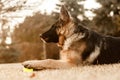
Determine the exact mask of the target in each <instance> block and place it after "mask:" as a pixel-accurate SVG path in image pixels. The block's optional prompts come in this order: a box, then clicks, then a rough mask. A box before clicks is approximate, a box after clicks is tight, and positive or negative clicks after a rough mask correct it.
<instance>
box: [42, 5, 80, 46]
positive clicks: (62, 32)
mask: <svg viewBox="0 0 120 80" xmlns="http://www.w3.org/2000/svg"><path fill="white" fill-rule="evenodd" d="M79 29H80V28H79ZM75 32H76V30H75V23H74V21H73V18H72V17H71V15H70V13H69V12H68V10H67V9H66V7H65V6H62V7H61V10H60V15H59V19H58V20H57V21H56V22H55V23H54V24H53V25H52V26H51V28H50V29H49V30H48V31H46V32H45V33H43V34H41V36H40V37H41V38H42V39H43V40H44V41H45V42H54V43H58V44H59V46H62V45H63V44H64V41H65V39H66V38H68V37H70V36H71V35H72V34H73V33H75Z"/></svg>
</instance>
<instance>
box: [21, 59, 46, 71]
mask: <svg viewBox="0 0 120 80" xmlns="http://www.w3.org/2000/svg"><path fill="white" fill-rule="evenodd" d="M22 65H23V66H24V67H25V68H32V69H35V70H42V69H45V67H43V66H42V64H41V62H40V61H37V60H32V61H25V62H23V63H22Z"/></svg>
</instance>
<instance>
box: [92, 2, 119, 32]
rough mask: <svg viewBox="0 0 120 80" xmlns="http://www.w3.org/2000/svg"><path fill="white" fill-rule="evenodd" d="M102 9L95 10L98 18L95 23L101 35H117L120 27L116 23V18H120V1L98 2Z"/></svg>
mask: <svg viewBox="0 0 120 80" xmlns="http://www.w3.org/2000/svg"><path fill="white" fill-rule="evenodd" d="M97 1H98V2H99V3H101V5H102V7H101V8H100V9H98V10H95V11H94V12H95V13H96V15H97V16H96V17H95V18H94V20H93V21H94V23H95V24H96V25H97V27H98V29H99V30H100V32H101V33H104V34H115V33H116V32H118V28H119V27H120V26H119V25H118V24H117V23H116V22H118V19H116V16H119V17H120V1H119V0H97Z"/></svg>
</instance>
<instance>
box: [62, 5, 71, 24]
mask: <svg viewBox="0 0 120 80" xmlns="http://www.w3.org/2000/svg"><path fill="white" fill-rule="evenodd" d="M60 19H62V20H63V21H65V22H69V21H70V19H71V15H70V13H69V12H68V10H67V8H66V7H65V6H64V5H62V7H61V10H60Z"/></svg>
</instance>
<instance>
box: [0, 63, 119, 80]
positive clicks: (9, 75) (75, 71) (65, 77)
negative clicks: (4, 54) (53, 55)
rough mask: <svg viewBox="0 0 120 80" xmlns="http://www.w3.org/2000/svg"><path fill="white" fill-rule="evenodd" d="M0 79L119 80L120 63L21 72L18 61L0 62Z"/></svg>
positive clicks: (21, 68) (21, 67)
mask: <svg viewBox="0 0 120 80" xmlns="http://www.w3.org/2000/svg"><path fill="white" fill-rule="evenodd" d="M0 80H120V64H114V65H103V66H84V67H78V68H72V69H66V70H44V71H33V72H23V66H22V65H21V64H20V63H16V64H0Z"/></svg>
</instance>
